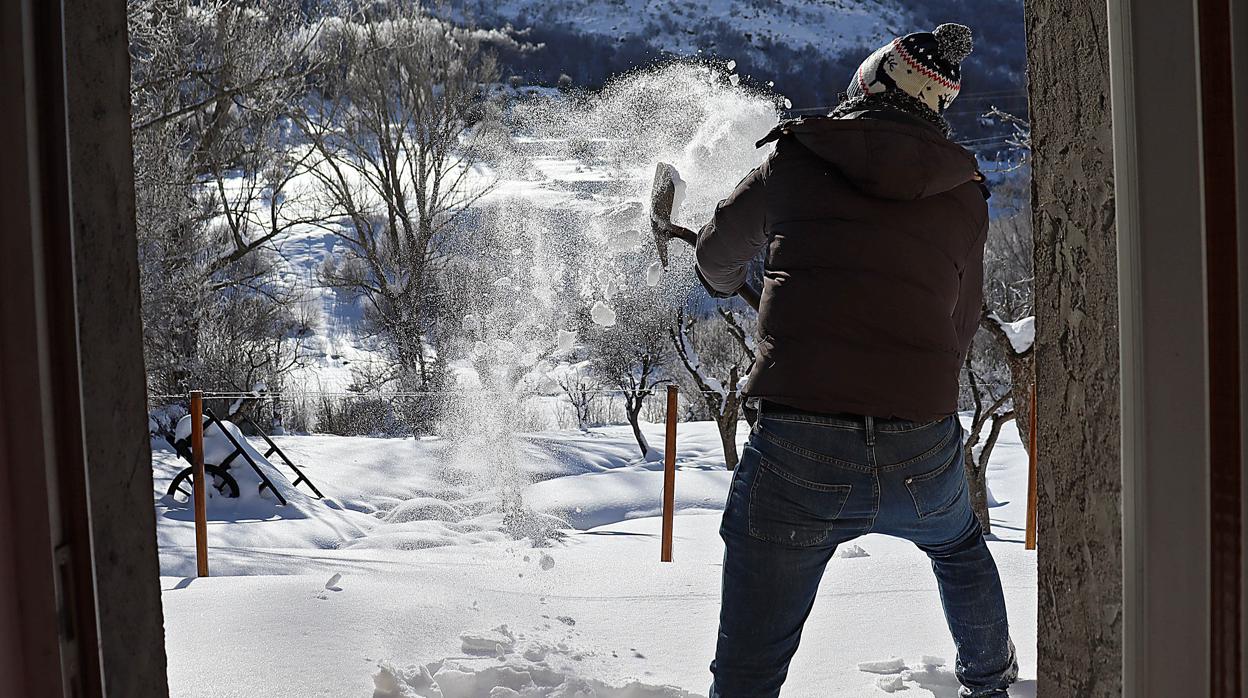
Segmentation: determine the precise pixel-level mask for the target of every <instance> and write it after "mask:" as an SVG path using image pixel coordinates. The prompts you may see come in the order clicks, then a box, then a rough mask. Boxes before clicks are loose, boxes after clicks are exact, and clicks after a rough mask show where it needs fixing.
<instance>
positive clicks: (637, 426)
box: [627, 400, 650, 458]
mask: <svg viewBox="0 0 1248 698" xmlns="http://www.w3.org/2000/svg"><path fill="white" fill-rule="evenodd" d="M627 412H628V423H629V425H630V426H632V427H633V437H634V438H635V439H637V447H638V448H640V449H641V457H642V458H645V457H646V454H647V453H649V452H650V442H648V441H646V435H645V434H643V433H641V419H640V417H641V400H638V401H637V409H633V408H632V407H629V408H628V410H627Z"/></svg>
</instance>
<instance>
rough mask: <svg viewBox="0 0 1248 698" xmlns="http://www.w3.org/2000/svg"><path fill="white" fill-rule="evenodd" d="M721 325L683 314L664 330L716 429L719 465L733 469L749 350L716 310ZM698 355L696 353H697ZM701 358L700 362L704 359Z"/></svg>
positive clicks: (731, 318) (734, 322) (736, 326)
mask: <svg viewBox="0 0 1248 698" xmlns="http://www.w3.org/2000/svg"><path fill="white" fill-rule="evenodd" d="M717 317H718V318H719V320H720V322H718V323H716V322H714V320H711V319H706V320H698V319H697V318H695V317H692V316H689V315H687V314H686V313H685V312H684V311H683V310H682V311H680V312H679V313H678V314H677V317H676V324H675V327H672V328H670V329H669V330H668V336H669V337H670V338H671V340H672V346H673V347H674V349H675V351H676V356H677V357H678V358H679V359H680V362H681V364H682V365H683V366H684V368H685V372H686V373H687V374H688V376H689V378H690V380H691V381H692V382H693V385H694V388H695V390H696V391H697V394H698V399H699V400H700V401H701V402H702V403H703V405H704V406H705V407H706V409H707V411H708V412H709V413H710V416H711V419H713V420H714V421H715V425H716V427H718V429H719V439H720V442H721V443H722V444H723V447H724V464H725V465H726V466H727V468H728V469H729V470H733V469H735V468H736V467H737V462H738V461H739V460H740V457H739V455H738V454H737V422H738V421H739V420H740V418H741V402H742V401H741V390H740V383H741V379H742V378H743V376H744V375H745V373H746V372H747V371H748V370H749V366H750V365H751V364H752V363H753V362H754V350H753V347H752V346H751V343H750V341H749V335H748V333H747V332H746V330H745V328H744V327H743V326H742V323H741V320H740V318H738V317H737V315H736V314H735V313H734V312H732V311H730V310H725V309H723V308H720V309H719V311H718V312H717ZM699 350H701V351H699ZM704 357H705V358H704Z"/></svg>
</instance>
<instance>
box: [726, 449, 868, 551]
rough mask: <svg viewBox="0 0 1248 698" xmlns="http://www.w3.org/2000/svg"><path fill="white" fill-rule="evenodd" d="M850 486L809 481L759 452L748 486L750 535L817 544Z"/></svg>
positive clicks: (798, 544)
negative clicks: (758, 458)
mask: <svg viewBox="0 0 1248 698" xmlns="http://www.w3.org/2000/svg"><path fill="white" fill-rule="evenodd" d="M850 489H851V486H850V485H835V484H825V483H819V482H811V481H810V480H806V479H803V478H801V477H798V476H796V475H794V474H793V473H790V472H788V471H786V470H784V469H783V467H782V466H780V465H778V464H777V463H775V462H773V461H771V460H770V459H768V458H767V457H766V456H761V458H760V460H759V463H758V470H757V471H756V472H755V473H754V482H753V483H752V484H751V486H750V512H749V521H750V529H749V530H750V535H751V536H753V537H755V538H758V539H759V540H764V541H767V542H770V543H781V544H784V545H791V546H795V547H806V546H812V545H818V544H819V543H821V542H823V541H824V539H826V538H827V537H828V533H829V532H830V531H831V530H832V526H833V524H834V523H835V521H836V519H837V518H838V517H839V516H840V514H841V509H843V508H844V507H845V501H846V500H847V499H849V492H850Z"/></svg>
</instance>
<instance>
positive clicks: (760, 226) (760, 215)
mask: <svg viewBox="0 0 1248 698" xmlns="http://www.w3.org/2000/svg"><path fill="white" fill-rule="evenodd" d="M769 164H770V161H768V162H765V163H763V164H762V165H759V166H758V167H756V168H755V169H754V170H753V171H752V172H750V173H749V174H748V175H746V176H745V179H743V180H741V182H740V183H739V184H737V188H736V189H734V190H733V192H732V193H731V194H729V195H728V198H727V199H724V200H723V201H721V202H719V205H717V206H716V207H715V215H714V217H712V218H711V221H710V222H709V223H707V224H706V225H704V226H703V227H702V230H701V231H699V232H698V247H697V254H696V258H697V265H696V268H697V272H698V278H699V279H700V280H701V281H702V285H703V286H705V287H706V290H707V292H708V293H710V294H711V295H712V296H715V297H717V298H726V297H728V296H731V295H732V294H734V293H736V291H737V289H739V288H741V286H742V285H743V284H744V283H745V277H746V273H747V270H748V268H749V263H750V260H752V259H754V256H755V255H756V254H758V249H759V248H760V247H762V246H763V245H764V244H766V242H767V233H766V230H765V226H766V213H767V199H766V195H765V192H764V186H765V184H766V180H767V174H768V166H769Z"/></svg>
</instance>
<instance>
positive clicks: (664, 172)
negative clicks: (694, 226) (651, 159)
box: [650, 162, 759, 311]
mask: <svg viewBox="0 0 1248 698" xmlns="http://www.w3.org/2000/svg"><path fill="white" fill-rule="evenodd" d="M678 181H680V173H679V172H677V171H676V168H675V167H673V166H671V165H669V164H667V163H666V162H660V163H659V164H658V165H657V166H655V168H654V185H653V187H652V188H651V189H650V231H651V232H652V233H654V246H655V247H656V248H657V249H658V253H659V263H660V264H662V265H663V268H664V269H666V268H667V245H668V243H669V242H671V240H672V238H678V239H680V240H684V241H685V242H687V243H689V244H690V245H697V244H698V234H697V233H695V232H693V231H692V230H689V229H688V228H683V227H681V226H679V225H676V224H674V223H672V206H673V205H674V203H675V201H676V183H677V182H678ZM737 295H738V296H741V298H743V299H745V302H746V303H749V304H750V307H751V308H753V309H754V310H755V311H757V310H758V303H759V296H758V292H757V291H755V290H754V289H753V288H751V287H750V285H749V284H748V283H746V284H743V285H742V286H741V288H739V289H737Z"/></svg>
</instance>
